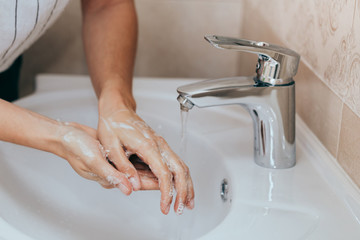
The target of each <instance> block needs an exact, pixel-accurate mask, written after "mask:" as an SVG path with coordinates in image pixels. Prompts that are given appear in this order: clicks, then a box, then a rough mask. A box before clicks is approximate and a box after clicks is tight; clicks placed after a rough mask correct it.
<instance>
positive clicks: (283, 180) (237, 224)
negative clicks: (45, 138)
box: [0, 75, 360, 240]
mask: <svg viewBox="0 0 360 240" xmlns="http://www.w3.org/2000/svg"><path fill="white" fill-rule="evenodd" d="M184 81H185V80H181V79H151V78H138V79H135V81H134V94H135V98H136V100H137V105H138V109H137V112H138V114H139V115H140V116H141V117H142V118H143V119H144V120H145V121H146V122H147V123H148V124H149V125H150V126H151V127H152V128H153V129H154V130H155V131H156V132H157V133H158V134H160V135H162V136H163V137H164V138H165V139H166V140H167V141H168V143H169V144H170V146H171V147H172V148H173V149H174V151H175V152H177V153H178V154H179V155H180V157H181V158H182V159H184V161H185V162H186V163H187V164H188V166H189V168H190V171H191V174H192V177H193V181H194V185H195V192H196V201H195V203H196V207H195V209H194V210H193V211H185V213H184V215H182V216H177V215H175V214H174V213H173V212H171V213H170V214H169V215H168V216H164V215H162V214H161V212H160V208H159V201H160V193H159V192H158V191H146V192H134V193H133V194H132V195H131V196H130V197H126V196H124V195H123V194H122V193H121V192H120V191H118V190H116V189H112V190H106V189H103V188H101V187H100V186H99V185H98V184H97V183H95V182H91V181H88V180H85V179H83V178H81V177H79V176H78V175H77V174H76V173H75V172H74V171H73V169H72V168H71V167H70V166H69V164H68V163H67V162H66V161H65V160H63V159H61V158H59V157H57V156H55V155H52V154H49V153H45V152H41V151H37V150H34V149H30V148H26V147H22V146H17V145H13V144H9V143H5V142H1V143H0V203H1V208H0V240H10V239H11V240H13V239H17V240H18V239H19V240H21V239H24V240H30V239H34V240H35V239H36V240H41V239H46V240H52V239H76V240H79V239H86V240H91V239H109V240H112V239H132V240H137V239H147V240H152V239H154V240H155V239H156V240H162V239H164V240H171V239H174V240H179V239H185V240H189V239H201V240H209V239H217V240H218V239H231V240H232V239H257V240H259V239H276V240H279V239H284V240H285V239H360V225H359V224H360V223H359V221H358V219H360V216H359V212H360V211H359V209H360V207H359V202H360V201H359V199H360V198H359V192H358V189H357V188H356V187H354V186H353V185H352V183H351V182H350V181H349V180H348V178H347V177H346V175H345V174H344V173H343V171H342V170H341V169H340V167H338V165H337V164H336V163H335V162H333V161H332V160H331V159H330V160H329V155H327V153H326V152H324V150H323V149H322V147H321V146H320V145H319V143H318V142H317V140H316V139H315V138H314V137H313V136H312V134H311V133H310V132H309V130H308V129H307V128H306V126H305V125H304V124H303V123H302V122H301V120H300V119H298V122H297V123H298V139H297V140H298V141H297V165H296V166H295V167H294V168H291V169H285V170H273V169H265V168H262V167H259V166H257V165H256V164H255V163H254V161H253V141H252V140H253V132H252V131H253V129H252V125H251V124H252V121H251V119H250V116H248V114H247V112H245V111H244V110H243V109H242V108H241V107H239V106H226V107H214V108H208V109H195V108H194V110H191V111H190V112H189V119H188V121H189V122H188V128H187V132H188V134H187V147H186V149H187V150H186V152H180V142H181V141H180V140H181V139H180V134H181V121H180V110H179V105H178V102H177V101H176V96H177V94H176V91H175V90H176V87H177V86H179V85H183V84H184ZM187 81H188V82H189V81H191V80H187ZM193 81H194V79H193ZM37 83H38V90H37V91H36V93H35V94H33V95H32V96H29V97H27V98H24V99H21V100H20V101H18V102H17V103H16V104H18V105H20V106H23V107H25V108H28V109H30V110H33V111H36V112H38V113H41V114H43V115H46V116H49V117H51V118H54V119H59V120H61V121H76V122H79V123H82V124H86V125H89V126H92V127H94V128H96V126H97V102H96V98H95V95H94V93H93V90H92V89H91V84H90V82H89V79H88V78H87V77H75V76H61V75H42V76H40V77H38V80H37ZM186 83H187V82H186ZM224 180H226V181H227V188H226V190H227V193H225V191H224V190H225V187H226V186H224V184H223V182H224ZM221 191H223V195H221ZM224 194H225V195H224Z"/></svg>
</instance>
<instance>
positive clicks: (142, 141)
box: [82, 0, 194, 214]
mask: <svg viewBox="0 0 360 240" xmlns="http://www.w3.org/2000/svg"><path fill="white" fill-rule="evenodd" d="M82 8H83V21H84V23H83V38H84V45H85V51H86V56H87V62H88V66H89V71H90V76H91V80H92V83H93V86H94V89H95V92H96V94H97V96H98V98H99V125H98V133H97V134H98V138H99V140H100V142H101V144H102V145H103V146H104V147H105V149H106V151H107V152H109V158H110V159H111V161H112V162H113V163H114V165H115V166H116V168H117V169H119V171H121V172H123V173H124V174H125V175H126V176H127V177H128V180H129V181H130V182H131V184H132V187H133V189H134V190H135V191H136V190H140V189H141V186H142V185H143V183H142V182H141V180H140V177H139V172H138V171H136V169H135V168H134V166H133V165H132V164H131V163H130V162H129V160H128V155H129V154H136V155H137V156H139V157H140V158H141V159H142V160H143V161H144V162H145V163H146V164H148V165H149V167H150V168H151V170H152V172H153V174H154V175H155V176H156V177H157V178H158V179H159V184H160V191H161V201H160V207H161V211H162V212H163V213H164V214H168V212H169V210H170V205H171V202H172V198H173V187H175V189H176V193H177V196H176V200H175V204H174V209H175V211H176V213H178V214H181V213H182V211H183V209H184V207H188V208H190V209H192V208H193V207H194V189H193V184H192V180H191V177H190V174H189V169H188V167H187V166H186V165H185V164H184V163H183V161H181V159H180V158H179V157H178V156H177V155H176V154H175V153H174V152H173V151H172V150H171V149H170V147H169V146H168V144H167V143H166V141H165V140H164V139H163V138H162V137H160V136H158V135H156V134H155V132H154V131H153V130H152V129H151V128H150V127H149V126H148V125H147V124H146V123H145V122H144V121H143V120H142V119H141V118H140V117H139V116H138V115H137V114H136V113H135V106H136V104H135V101H134V98H133V95H132V77H133V67H134V58H135V50H136V42H137V20H136V12H135V7H134V1H133V0H82Z"/></svg>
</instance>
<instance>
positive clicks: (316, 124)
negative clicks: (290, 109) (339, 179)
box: [295, 63, 343, 157]
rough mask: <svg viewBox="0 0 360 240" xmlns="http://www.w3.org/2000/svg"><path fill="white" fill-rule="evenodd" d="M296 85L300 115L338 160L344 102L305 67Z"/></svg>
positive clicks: (296, 80) (297, 77) (301, 67)
mask: <svg viewBox="0 0 360 240" xmlns="http://www.w3.org/2000/svg"><path fill="white" fill-rule="evenodd" d="M295 82H296V110H297V113H298V114H299V115H300V116H301V118H302V119H303V120H304V122H305V123H306V124H307V125H308V126H309V128H310V129H311V130H312V131H313V132H314V133H315V135H316V136H317V137H318V138H319V140H320V141H321V142H322V144H323V145H324V146H325V147H326V148H327V150H328V151H329V152H330V153H331V154H332V155H333V156H334V157H336V153H337V146H338V141H339V130H340V122H341V110H342V105H343V103H342V101H341V100H340V99H339V98H338V97H337V96H336V94H334V93H333V92H332V91H331V90H330V88H329V87H328V86H326V85H325V84H324V83H323V82H322V81H321V80H320V79H319V78H318V77H317V76H316V75H315V74H314V73H313V72H312V71H311V70H310V69H309V68H308V67H306V66H305V64H303V63H301V64H300V66H299V70H298V74H297V75H296V77H295Z"/></svg>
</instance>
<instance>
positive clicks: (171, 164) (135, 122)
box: [98, 107, 194, 214]
mask: <svg viewBox="0 0 360 240" xmlns="http://www.w3.org/2000/svg"><path fill="white" fill-rule="evenodd" d="M99 112H100V119H99V126H98V138H99V140H100V142H101V144H102V145H103V146H104V148H105V151H106V152H108V154H109V158H110V160H111V161H112V162H113V163H114V165H115V166H116V168H117V169H118V170H119V171H120V172H122V173H123V174H125V176H126V177H127V178H128V179H129V180H130V182H131V183H132V186H133V189H134V190H139V189H140V188H141V186H142V185H143V184H144V182H143V181H142V179H141V180H140V177H139V173H140V172H139V171H136V169H135V167H134V166H133V165H132V164H131V163H130V161H129V160H128V156H130V155H131V154H136V155H137V156H139V157H140V158H141V160H142V161H143V162H145V163H146V164H147V165H148V166H149V167H150V169H151V171H152V173H153V174H154V175H155V176H156V177H157V179H158V180H159V184H160V191H161V202H160V207H161V211H162V212H163V213H164V214H168V213H169V210H170V205H171V202H172V198H173V194H174V192H173V191H174V189H173V188H174V185H175V189H176V192H177V196H176V200H175V205H174V209H175V212H176V213H178V214H182V212H183V209H184V207H187V208H189V209H192V208H193V207H194V189H193V183H192V180H191V177H190V174H189V169H188V167H187V166H186V165H185V164H184V163H183V161H181V159H180V158H179V157H178V156H177V155H176V154H175V153H174V152H173V151H172V150H171V149H170V147H169V146H168V144H167V143H166V141H165V140H164V139H163V138H162V137H160V136H158V135H156V133H155V132H154V131H153V130H152V129H151V128H150V127H149V126H148V125H147V124H146V123H145V122H144V121H143V120H142V119H141V118H140V117H139V116H138V115H137V114H136V113H135V111H133V110H132V109H131V108H127V107H123V108H121V109H118V110H116V111H108V112H104V111H101V110H100V111H99Z"/></svg>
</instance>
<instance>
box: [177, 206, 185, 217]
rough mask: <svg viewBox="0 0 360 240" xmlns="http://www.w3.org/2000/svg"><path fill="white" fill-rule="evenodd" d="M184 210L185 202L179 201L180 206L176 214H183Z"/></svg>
mask: <svg viewBox="0 0 360 240" xmlns="http://www.w3.org/2000/svg"><path fill="white" fill-rule="evenodd" d="M183 211H184V204H183V203H179V206H178V208H177V210H176V214H177V215H181V214H182V213H183Z"/></svg>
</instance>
